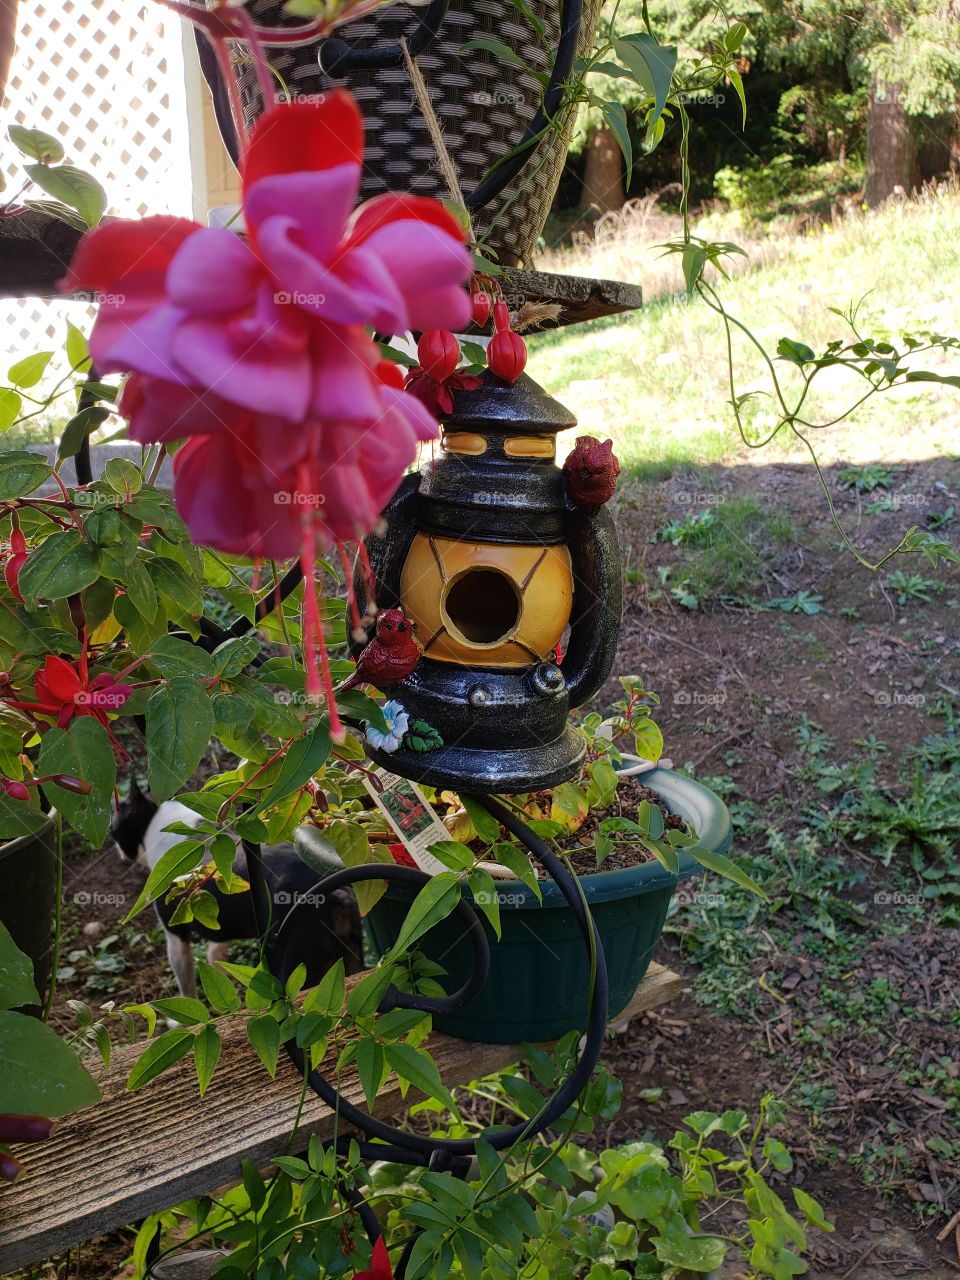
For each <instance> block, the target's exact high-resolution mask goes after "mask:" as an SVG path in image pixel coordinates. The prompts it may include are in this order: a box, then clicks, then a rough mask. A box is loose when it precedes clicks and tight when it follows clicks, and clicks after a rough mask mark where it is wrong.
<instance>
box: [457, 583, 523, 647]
mask: <svg viewBox="0 0 960 1280" xmlns="http://www.w3.org/2000/svg"><path fill="white" fill-rule="evenodd" d="M443 613H444V615H445V621H446V623H447V626H448V628H449V629H450V630H451V631H453V632H454V633H455V634H456V635H457V636H458V638H459V639H461V640H465V641H466V642H467V643H468V644H497V643H498V641H500V640H503V639H504V637H505V636H507V635H509V634H510V632H511V631H512V630H513V629H514V627H515V626H516V625H517V621H518V620H519V618H520V596H519V594H518V593H517V589H516V587H515V586H514V585H513V583H512V582H511V580H510V579H509V578H508V577H507V575H506V574H505V573H501V572H500V570H499V569H468V570H467V571H466V573H462V574H461V575H460V577H459V578H455V579H454V580H453V582H451V583H450V586H449V587H448V588H447V592H446V595H445V597H444V600H443Z"/></svg>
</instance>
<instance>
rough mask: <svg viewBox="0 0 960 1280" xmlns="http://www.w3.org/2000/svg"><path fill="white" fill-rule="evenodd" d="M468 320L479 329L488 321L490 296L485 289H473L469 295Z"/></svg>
mask: <svg viewBox="0 0 960 1280" xmlns="http://www.w3.org/2000/svg"><path fill="white" fill-rule="evenodd" d="M470 318H471V320H472V321H473V323H474V324H475V325H476V326H477V327H478V328H480V329H482V328H483V326H484V325H485V324H486V323H487V321H488V320H489V319H490V295H489V294H488V293H487V291H486V290H485V289H474V291H473V293H472V294H471V295H470Z"/></svg>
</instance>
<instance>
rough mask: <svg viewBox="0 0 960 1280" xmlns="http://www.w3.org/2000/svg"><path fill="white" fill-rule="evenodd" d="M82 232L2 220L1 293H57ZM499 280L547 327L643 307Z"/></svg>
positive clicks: (47, 220)
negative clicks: (542, 311)
mask: <svg viewBox="0 0 960 1280" xmlns="http://www.w3.org/2000/svg"><path fill="white" fill-rule="evenodd" d="M80 236H81V232H79V231H77V230H75V229H74V228H73V227H68V226H67V225H66V224H65V223H63V222H60V221H59V220H58V219H57V218H51V217H50V216H49V214H44V213H38V212H37V211H36V210H33V209H28V210H26V211H25V212H23V213H19V214H16V215H12V216H10V217H6V218H0V297H6V298H28V297H40V298H51V297H56V296H57V282H58V281H59V280H62V279H63V277H64V276H65V275H66V273H67V268H68V266H69V265H70V259H71V258H72V257H73V253H74V251H75V249H76V247H77V242H78V241H79V239H80ZM500 283H501V285H502V286H503V291H504V293H505V294H506V296H507V298H508V299H509V300H510V304H511V307H512V308H513V309H519V307H520V306H521V305H522V302H523V300H524V299H526V300H527V301H528V302H537V303H554V304H557V305H559V306H560V307H562V308H563V310H562V312H561V314H560V315H559V317H558V318H557V319H556V320H552V321H549V322H547V323H545V324H544V325H543V326H542V327H543V328H545V329H554V328H557V327H558V326H561V325H568V324H581V323H582V322H583V321H585V320H596V319H597V317H598V316H611V315H617V314H619V313H620V312H622V311H633V310H636V308H638V307H640V306H642V305H643V291H642V290H641V288H640V286H639V285H635V284H625V283H624V282H622V281H619V280H591V279H588V278H587V277H585V276H561V275H554V274H552V273H551V272H547V271H513V270H508V271H505V272H504V274H503V277H502V279H501V281H500Z"/></svg>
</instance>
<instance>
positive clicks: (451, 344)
mask: <svg viewBox="0 0 960 1280" xmlns="http://www.w3.org/2000/svg"><path fill="white" fill-rule="evenodd" d="M417 356H418V357H419V360H420V368H421V369H422V370H423V371H424V373H426V374H428V375H429V376H430V377H431V378H433V380H434V381H435V382H443V381H444V379H445V378H449V377H450V375H451V373H455V372H456V368H457V365H458V364H459V363H460V343H459V342H458V341H457V340H456V338H455V337H454V336H453V334H452V333H451V332H450V330H449V329H428V330H427V331H426V333H424V334H422V335H421V337H420V341H419V342H418V343H417Z"/></svg>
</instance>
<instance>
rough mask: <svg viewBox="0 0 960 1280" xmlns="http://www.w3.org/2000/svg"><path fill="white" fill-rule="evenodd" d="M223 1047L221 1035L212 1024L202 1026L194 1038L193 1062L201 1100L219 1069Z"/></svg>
mask: <svg viewBox="0 0 960 1280" xmlns="http://www.w3.org/2000/svg"><path fill="white" fill-rule="evenodd" d="M221 1047H222V1045H221V1040H220V1033H219V1032H218V1031H217V1029H216V1027H215V1026H213V1025H212V1023H207V1024H206V1025H204V1026H202V1027H201V1028H200V1030H199V1031H198V1032H197V1034H196V1036H195V1037H194V1040H193V1062H194V1066H195V1068H196V1072H197V1083H198V1084H199V1086H200V1097H201V1098H202V1097H203V1095H204V1094H205V1093H206V1091H207V1085H208V1084H209V1083H210V1081H211V1080H212V1079H213V1073H214V1071H216V1069H217V1063H218V1062H219V1061H220V1049H221Z"/></svg>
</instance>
